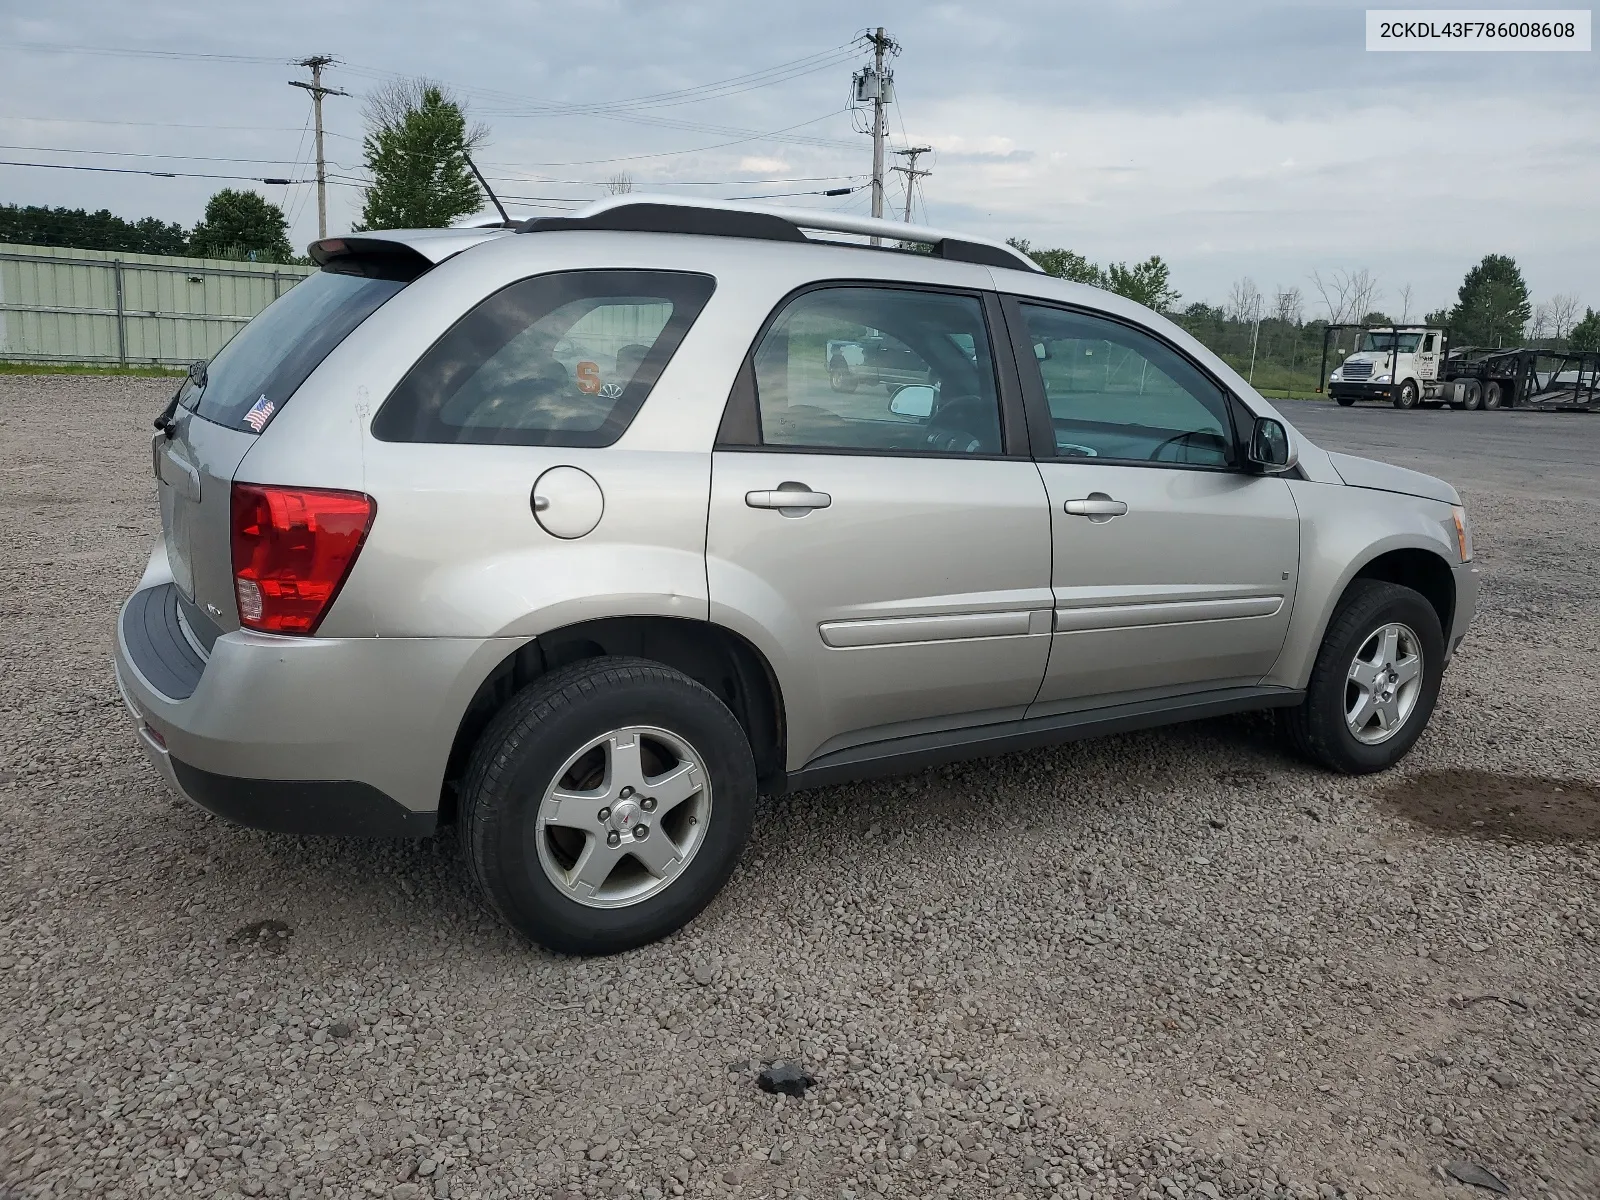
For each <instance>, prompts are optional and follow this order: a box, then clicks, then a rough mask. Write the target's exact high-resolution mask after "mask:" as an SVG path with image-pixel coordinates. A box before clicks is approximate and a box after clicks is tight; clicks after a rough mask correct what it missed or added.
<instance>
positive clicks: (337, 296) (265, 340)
mask: <svg viewBox="0 0 1600 1200" xmlns="http://www.w3.org/2000/svg"><path fill="white" fill-rule="evenodd" d="M312 249H313V257H314V258H317V260H318V261H319V262H321V263H322V269H321V270H320V271H318V272H317V273H316V274H314V275H311V276H308V277H307V278H306V279H305V280H304V281H303V282H301V283H299V284H297V285H296V286H295V287H293V288H291V289H290V290H289V291H288V292H286V293H284V295H283V296H281V297H280V298H279V299H277V300H275V301H274V302H273V303H272V304H271V305H270V306H268V307H267V308H266V309H265V310H263V311H262V312H261V313H260V314H259V315H258V316H257V317H256V318H255V319H254V320H252V321H251V322H250V323H249V324H248V325H246V326H245V327H244V328H243V329H241V330H240V331H239V332H238V333H237V334H235V335H234V336H233V338H232V339H231V340H230V341H229V342H228V344H227V345H226V346H224V347H223V348H222V350H221V351H220V352H218V354H217V356H216V357H215V358H214V359H212V360H211V362H210V363H208V364H197V365H196V367H194V368H192V369H191V371H190V374H189V377H188V378H187V379H186V380H185V381H184V383H183V386H182V387H181V388H180V389H179V390H178V393H177V395H176V396H174V397H173V401H172V403H171V404H170V405H169V406H168V411H167V412H166V413H165V414H163V419H162V420H161V421H158V422H157V425H158V432H157V433H156V435H155V439H154V443H153V446H152V459H153V462H152V465H153V468H154V471H155V476H156V479H157V481H158V490H159V492H160V497H161V526H162V530H163V534H164V537H165V539H166V547H167V558H168V561H169V562H170V564H171V567H172V575H173V580H174V582H175V583H176V585H177V588H178V592H179V594H180V595H181V597H182V605H181V607H182V609H183V612H184V615H185V616H186V617H187V618H188V620H189V623H190V625H191V627H192V628H193V629H194V631H195V633H196V634H197V636H199V637H200V639H201V641H202V642H203V643H204V644H205V645H206V646H207V647H209V645H210V643H211V642H212V641H213V640H215V638H216V636H217V634H219V633H223V632H227V631H230V630H233V629H237V628H238V627H239V617H238V607H237V603H236V600H235V597H234V580H233V561H232V560H233V551H232V495H231V493H232V485H233V477H234V472H235V471H236V470H237V469H238V467H239V464H240V462H242V461H243V459H244V456H245V455H246V454H247V453H248V452H249V450H250V447H251V446H253V445H254V444H255V441H256V439H257V438H258V437H260V436H262V434H263V433H264V432H265V431H266V430H267V428H268V427H269V426H270V425H271V423H272V419H273V417H275V416H276V415H277V414H278V413H279V412H280V411H281V410H282V408H283V406H284V405H285V404H287V403H289V401H290V399H291V398H292V397H293V395H294V393H295V392H296V390H298V388H299V387H300V385H301V384H302V383H304V382H305V380H306V378H307V377H308V376H309V375H310V374H311V372H312V371H314V370H315V369H316V368H317V366H318V364H320V363H321V362H322V360H323V359H324V358H326V357H327V356H328V354H329V353H330V352H331V351H332V350H333V349H334V347H335V346H337V345H338V344H339V343H340V342H341V341H343V340H344V338H345V337H346V336H347V335H348V334H349V333H350V332H351V331H352V330H353V329H355V328H356V327H357V326H358V325H360V324H361V322H363V321H364V320H366V319H367V317H369V316H370V315H371V314H372V313H373V312H375V311H377V309H378V307H379V306H380V305H382V304H383V302H384V301H386V300H388V299H389V297H391V296H393V295H394V294H395V293H396V292H398V291H400V289H401V288H403V287H405V285H406V284H407V283H408V282H409V281H410V280H411V279H414V278H415V277H416V276H417V275H419V274H421V273H422V271H424V270H426V269H427V268H428V267H429V266H430V265H432V264H431V263H430V262H429V260H428V258H427V257H425V256H423V255H421V254H419V253H417V252H416V251H415V250H412V249H410V248H408V247H406V246H404V245H403V244H399V243H396V242H383V241H378V240H376V239H360V240H358V239H354V238H351V239H344V240H342V241H339V240H329V241H327V242H322V243H318V245H317V246H314V247H313V248H312Z"/></svg>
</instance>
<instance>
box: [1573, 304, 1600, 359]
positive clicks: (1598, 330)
mask: <svg viewBox="0 0 1600 1200" xmlns="http://www.w3.org/2000/svg"><path fill="white" fill-rule="evenodd" d="M1567 348H1568V349H1569V350H1574V351H1579V352H1583V351H1590V350H1600V313H1597V312H1595V311H1594V309H1592V308H1589V309H1585V310H1584V313H1583V320H1581V321H1579V322H1578V323H1577V324H1576V325H1574V326H1573V327H1572V332H1571V333H1570V334H1568V335H1567Z"/></svg>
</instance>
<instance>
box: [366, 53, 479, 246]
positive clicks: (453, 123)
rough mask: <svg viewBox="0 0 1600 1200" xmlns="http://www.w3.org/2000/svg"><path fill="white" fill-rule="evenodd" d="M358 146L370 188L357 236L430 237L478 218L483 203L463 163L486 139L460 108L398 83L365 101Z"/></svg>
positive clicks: (433, 86) (417, 82)
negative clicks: (404, 232) (427, 232)
mask: <svg viewBox="0 0 1600 1200" xmlns="http://www.w3.org/2000/svg"><path fill="white" fill-rule="evenodd" d="M365 116H366V121H367V136H366V140H365V141H364V142H363V143H362V148H363V153H364V154H365V156H366V162H367V170H368V171H369V172H371V174H372V186H371V187H369V188H368V189H367V193H366V202H365V204H364V205H363V206H362V209H361V225H360V228H363V229H436V228H443V227H445V226H448V225H449V224H450V223H451V222H452V221H454V220H456V219H457V218H458V217H464V216H466V215H467V214H468V213H474V212H477V211H478V209H479V207H481V206H482V204H483V195H482V193H481V192H480V191H479V189H478V183H477V181H476V180H475V179H474V178H473V176H472V169H471V168H470V167H469V166H468V165H467V156H468V155H469V154H470V153H471V151H472V150H473V149H474V148H475V147H476V146H478V145H479V144H480V143H481V142H482V141H483V138H484V136H485V133H486V131H485V130H484V129H483V128H482V127H472V128H469V127H468V126H467V115H466V112H465V111H464V109H463V108H462V106H461V104H460V103H459V102H458V101H457V100H456V99H455V98H454V97H453V96H452V95H451V94H450V93H449V92H447V91H446V90H445V89H444V88H443V87H442V86H440V85H439V84H437V83H434V82H432V81H431V80H427V79H406V80H398V81H396V82H394V83H391V84H389V85H387V86H385V87H382V88H380V89H378V90H377V91H376V92H374V93H372V95H371V96H369V97H368V99H367V107H366V112H365Z"/></svg>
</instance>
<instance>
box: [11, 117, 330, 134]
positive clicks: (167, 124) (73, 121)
mask: <svg viewBox="0 0 1600 1200" xmlns="http://www.w3.org/2000/svg"><path fill="white" fill-rule="evenodd" d="M0 121H34V122H37V123H39V124H41V125H127V126H136V127H140V128H149V129H222V130H228V131H230V132H240V133H245V132H261V133H294V132H295V127H294V126H293V125H189V124H183V123H179V122H174V121H108V120H103V119H101V118H98V117H23V116H8V115H3V114H0ZM328 136H329V137H348V136H349V135H348V134H342V133H334V132H333V131H331V130H330V131H329V133H328ZM351 140H352V141H355V140H358V139H354V138H352V139H351Z"/></svg>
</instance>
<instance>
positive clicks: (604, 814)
mask: <svg viewBox="0 0 1600 1200" xmlns="http://www.w3.org/2000/svg"><path fill="white" fill-rule="evenodd" d="M595 815H596V816H597V817H599V818H600V824H602V825H604V824H605V823H606V822H607V821H609V820H611V810H610V809H609V808H602V809H601V810H600V811H599V812H598V813H596V814H595Z"/></svg>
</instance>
